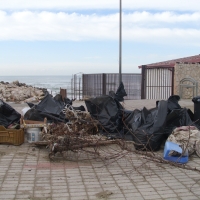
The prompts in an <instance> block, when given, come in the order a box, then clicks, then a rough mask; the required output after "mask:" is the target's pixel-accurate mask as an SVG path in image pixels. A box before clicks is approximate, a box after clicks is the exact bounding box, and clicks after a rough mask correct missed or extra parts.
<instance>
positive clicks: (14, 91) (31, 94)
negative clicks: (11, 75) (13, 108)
mask: <svg viewBox="0 0 200 200" xmlns="http://www.w3.org/2000/svg"><path fill="white" fill-rule="evenodd" d="M46 92H47V90H46V89H44V88H36V87H33V86H29V85H26V84H25V83H19V81H13V82H12V83H8V82H4V81H1V82H0V99H2V100H3V101H5V102H16V103H19V102H38V101H39V100H41V99H42V98H44V96H45V93H46Z"/></svg>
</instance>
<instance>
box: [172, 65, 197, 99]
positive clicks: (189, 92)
mask: <svg viewBox="0 0 200 200" xmlns="http://www.w3.org/2000/svg"><path fill="white" fill-rule="evenodd" d="M184 78H193V79H194V80H195V81H197V82H198V94H197V95H200V64H198V63H195V64H185V63H176V65H175V72H174V94H177V95H179V94H180V93H179V87H180V81H181V80H182V79H184ZM184 84H189V85H192V83H189V82H184ZM194 95H195V94H194ZM195 96H196V95H195ZM182 98H183V99H192V98H193V89H192V88H190V87H188V88H187V87H184V88H183V93H182Z"/></svg>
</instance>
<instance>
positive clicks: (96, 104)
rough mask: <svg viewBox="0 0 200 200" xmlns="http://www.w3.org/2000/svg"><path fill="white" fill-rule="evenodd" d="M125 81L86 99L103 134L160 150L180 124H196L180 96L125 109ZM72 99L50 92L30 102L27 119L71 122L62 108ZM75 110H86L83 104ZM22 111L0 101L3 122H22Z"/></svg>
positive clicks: (87, 105) (6, 124)
mask: <svg viewBox="0 0 200 200" xmlns="http://www.w3.org/2000/svg"><path fill="white" fill-rule="evenodd" d="M126 95H127V94H126V91H125V89H124V85H123V83H121V84H120V85H119V88H118V90H117V91H116V93H115V92H110V93H109V95H103V96H99V97H96V98H90V99H88V100H86V101H85V104H86V107H87V110H88V112H90V114H91V116H92V117H93V118H94V119H96V120H98V121H99V123H100V130H101V133H102V134H104V135H106V136H107V137H108V138H110V139H117V138H119V139H125V140H130V141H134V145H135V148H136V149H138V150H153V151H156V150H159V148H160V146H161V144H162V143H163V142H164V141H165V140H166V139H167V138H168V136H169V135H170V134H171V133H172V131H173V129H175V128H176V127H180V126H188V125H194V124H195V123H194V122H193V118H194V114H193V113H192V112H191V110H189V109H186V108H181V106H180V105H179V104H178V101H179V100H180V97H179V96H178V95H173V96H170V97H169V99H168V100H161V101H157V102H155V108H151V109H147V108H145V107H144V108H143V109H142V110H139V109H135V110H126V109H124V108H123V106H122V105H121V103H120V102H122V101H123V100H124V96H126ZM72 101H73V100H70V99H68V98H64V99H63V98H62V96H61V95H56V96H55V97H52V95H50V94H47V95H46V96H45V98H44V99H43V100H42V101H41V102H39V103H38V104H32V103H28V105H29V107H30V109H29V110H28V111H27V112H26V113H25V115H24V119H25V120H35V121H43V120H44V118H47V121H48V122H49V123H52V122H64V123H66V122H68V119H66V117H65V114H64V113H63V109H64V108H65V107H66V106H72ZM73 108H74V109H78V110H82V111H84V110H85V108H84V106H80V107H78V108H76V107H73ZM20 118H21V114H19V113H18V112H17V111H16V110H14V109H13V108H12V107H11V106H10V105H9V104H7V103H5V102H4V101H2V100H0V125H3V126H4V127H6V128H7V127H9V126H10V125H12V124H15V123H16V124H17V123H18V124H19V121H20Z"/></svg>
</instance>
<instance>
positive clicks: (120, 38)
mask: <svg viewBox="0 0 200 200" xmlns="http://www.w3.org/2000/svg"><path fill="white" fill-rule="evenodd" d="M121 82H122V1H121V0H119V84H120V83H121Z"/></svg>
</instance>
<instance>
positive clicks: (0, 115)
mask: <svg viewBox="0 0 200 200" xmlns="http://www.w3.org/2000/svg"><path fill="white" fill-rule="evenodd" d="M20 118H21V114H19V113H18V112H17V111H16V110H15V109H14V108H12V107H11V106H10V105H9V104H7V103H5V102H4V101H3V100H1V99H0V125H2V126H4V127H5V128H7V127H8V126H10V125H11V124H19V123H20Z"/></svg>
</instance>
